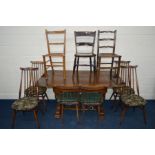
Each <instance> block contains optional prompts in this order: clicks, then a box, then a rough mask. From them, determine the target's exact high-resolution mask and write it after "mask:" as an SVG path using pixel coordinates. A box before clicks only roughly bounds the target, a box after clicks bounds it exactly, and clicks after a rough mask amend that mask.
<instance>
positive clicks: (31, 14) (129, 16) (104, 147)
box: [0, 0, 155, 155]
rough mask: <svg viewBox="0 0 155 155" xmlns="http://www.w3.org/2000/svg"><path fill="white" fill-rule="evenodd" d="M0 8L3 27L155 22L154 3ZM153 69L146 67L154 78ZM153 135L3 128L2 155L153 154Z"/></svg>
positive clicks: (47, 0) (101, 0) (31, 1)
mask: <svg viewBox="0 0 155 155" xmlns="http://www.w3.org/2000/svg"><path fill="white" fill-rule="evenodd" d="M0 4H1V5H0V25H1V26H8V25H9V26H32V25H33V26H63V25H65V26H112V25H113V26H115V25H117V26H154V24H155V23H154V14H155V12H154V1H153V0H147V1H142V0H126V1H124V0H117V1H116V0H108V1H105V0H95V1H94V0H93V1H90V0H89V1H87V0H85V1H84V0H74V1H73V0H65V1H64V0H56V1H51V0H44V1H35V0H26V1H21V0H14V1H10V0H5V1H1V3H0ZM140 45H141V44H140ZM1 52H2V51H0V53H1ZM121 52H122V51H121ZM152 59H153V56H152ZM144 63H146V62H144ZM147 63H148V62H147ZM1 65H3V70H4V69H6V70H7V69H8V68H5V64H2V63H1ZM153 68H154V66H152V68H148V70H152V75H153V74H154V71H153ZM12 74H14V73H12ZM12 74H11V75H12ZM11 75H10V76H11ZM6 78H8V77H6ZM8 82H10V81H8ZM153 85H154V83H152V87H154V86H153ZM148 91H149V90H148ZM152 117H154V116H152ZM154 135H155V134H154V130H0V145H1V149H0V154H16V155H18V154H23V155H27V154H39V155H42V154H47V155H48V154H50V155H51V154H61V155H62V154H67V155H73V154H75V155H76V154H78V155H79V154H89V155H92V154H119V155H124V154H127V155H131V154H148V153H149V154H154V152H155V151H154V139H155V136H154Z"/></svg>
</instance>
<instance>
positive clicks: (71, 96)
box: [56, 92, 80, 104]
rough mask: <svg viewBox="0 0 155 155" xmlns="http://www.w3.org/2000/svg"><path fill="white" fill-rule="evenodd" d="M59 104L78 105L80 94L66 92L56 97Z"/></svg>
mask: <svg viewBox="0 0 155 155" xmlns="http://www.w3.org/2000/svg"><path fill="white" fill-rule="evenodd" d="M56 99H57V102H58V103H61V104H77V102H80V93H77V92H64V93H62V94H59V95H57V96H56Z"/></svg>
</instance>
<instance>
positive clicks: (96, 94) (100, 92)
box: [80, 85, 107, 116]
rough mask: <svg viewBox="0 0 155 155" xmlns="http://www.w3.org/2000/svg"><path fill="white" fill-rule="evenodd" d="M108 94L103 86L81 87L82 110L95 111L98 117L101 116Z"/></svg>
mask: <svg viewBox="0 0 155 155" xmlns="http://www.w3.org/2000/svg"><path fill="white" fill-rule="evenodd" d="M106 92H107V88H106V87H105V86H102V85H92V86H91V85H88V86H87V85H83V86H81V98H80V102H81V106H82V110H83V111H85V110H89V109H92V108H93V109H95V108H96V110H97V112H98V116H99V115H100V112H101V110H102V111H104V110H103V109H101V108H102V106H103V102H104V99H105V95H106Z"/></svg>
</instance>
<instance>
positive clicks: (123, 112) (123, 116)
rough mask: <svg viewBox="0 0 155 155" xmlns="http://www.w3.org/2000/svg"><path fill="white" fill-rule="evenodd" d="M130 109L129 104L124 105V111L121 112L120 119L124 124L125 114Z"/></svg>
mask: <svg viewBox="0 0 155 155" xmlns="http://www.w3.org/2000/svg"><path fill="white" fill-rule="evenodd" d="M127 110H128V106H126V105H124V108H123V111H122V112H121V119H120V125H121V124H122V122H123V120H124V118H125V114H126V112H127Z"/></svg>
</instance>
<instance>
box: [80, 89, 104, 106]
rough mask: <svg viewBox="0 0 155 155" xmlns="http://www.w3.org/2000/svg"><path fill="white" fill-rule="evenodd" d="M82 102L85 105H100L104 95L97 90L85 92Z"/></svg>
mask: <svg viewBox="0 0 155 155" xmlns="http://www.w3.org/2000/svg"><path fill="white" fill-rule="evenodd" d="M80 101H81V104H85V105H100V104H102V101H103V98H102V95H101V94H99V93H95V92H83V93H82V94H81V99H80Z"/></svg>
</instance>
